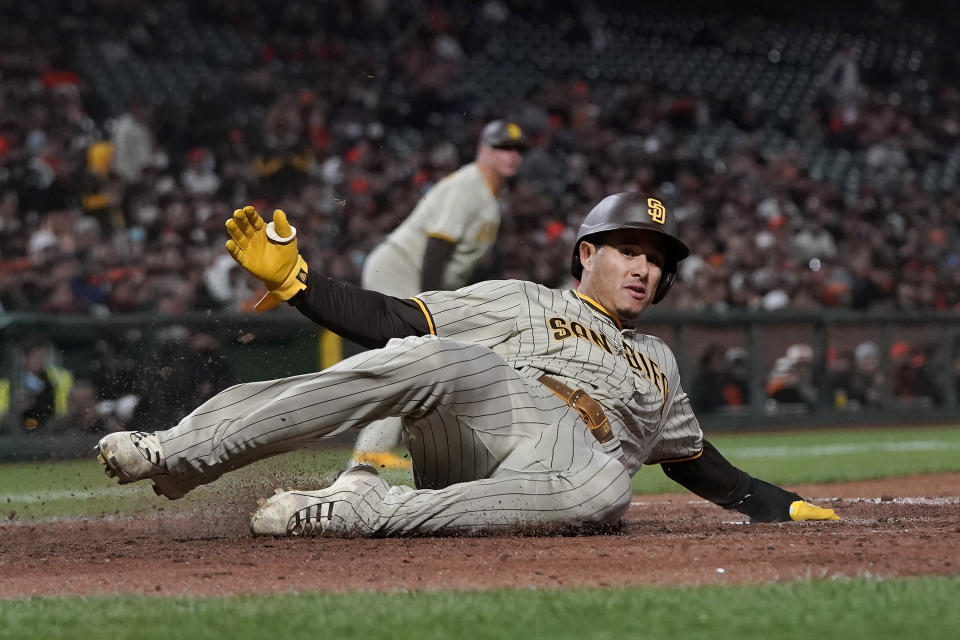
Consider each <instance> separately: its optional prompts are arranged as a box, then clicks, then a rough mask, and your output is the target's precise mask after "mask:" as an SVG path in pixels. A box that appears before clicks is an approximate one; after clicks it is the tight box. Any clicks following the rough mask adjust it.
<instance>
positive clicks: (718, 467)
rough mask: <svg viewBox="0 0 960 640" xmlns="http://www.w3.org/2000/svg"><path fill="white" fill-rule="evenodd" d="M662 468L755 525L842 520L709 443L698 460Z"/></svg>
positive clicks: (672, 477)
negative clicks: (734, 461)
mask: <svg viewBox="0 0 960 640" xmlns="http://www.w3.org/2000/svg"><path fill="white" fill-rule="evenodd" d="M660 466H661V468H662V469H663V472H664V473H665V474H667V477H669V478H670V479H671V480H673V481H674V482H677V483H679V484H681V485H683V486H684V487H686V488H687V489H689V490H690V491H692V492H693V493H695V494H697V495H698V496H700V497H701V498H703V499H705V500H709V501H710V502H712V503H714V504H716V505H719V506H721V507H723V508H724V509H732V510H734V511H739V512H740V513H743V514H745V515H747V516H750V520H752V521H754V522H789V521H791V520H795V521H804V520H839V519H840V516H838V515H837V514H836V513H834V511H833V509H824V508H823V507H818V506H816V505H813V504H810V503H809V502H807V501H805V500H804V499H803V498H801V497H800V496H799V495H797V494H795V493H793V492H791V491H787V490H786V489H781V488H780V487H778V486H776V485H773V484H770V483H769V482H765V481H763V480H760V479H758V478H754V477H753V476H751V475H750V474H748V473H747V472H745V471H743V470H741V469H738V468H737V467H735V466H733V465H732V464H730V462H729V461H728V460H727V459H726V458H724V457H723V455H721V454H720V452H719V451H717V449H716V448H715V447H714V446H713V445H712V444H710V442H708V441H707V440H704V441H703V453H702V454H701V455H700V456H699V457H698V458H695V459H693V460H684V461H682V462H665V463H663V464H662V465H660Z"/></svg>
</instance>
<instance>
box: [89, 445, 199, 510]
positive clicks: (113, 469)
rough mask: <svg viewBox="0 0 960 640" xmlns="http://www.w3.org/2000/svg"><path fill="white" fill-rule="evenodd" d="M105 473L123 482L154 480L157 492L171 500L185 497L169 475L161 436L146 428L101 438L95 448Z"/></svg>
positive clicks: (154, 487) (154, 488) (154, 489)
mask: <svg viewBox="0 0 960 640" xmlns="http://www.w3.org/2000/svg"><path fill="white" fill-rule="evenodd" d="M94 450H95V451H96V452H97V461H98V462H99V463H100V464H102V465H103V466H104V470H103V472H104V473H106V474H107V476H108V477H110V478H116V479H117V481H118V482H119V483H120V484H129V483H131V482H137V481H138V480H146V479H147V478H150V479H151V480H153V491H154V492H155V493H156V494H157V495H159V496H166V497H167V498H170V499H171V500H175V499H177V498H181V497H183V495H184V493H185V492H184V491H182V490H180V489H178V488H177V487H176V485H174V484H173V481H172V480H171V479H170V476H169V475H167V461H166V459H165V458H164V456H163V448H162V447H161V446H160V441H159V440H157V436H155V435H154V434H152V433H146V432H145V431H118V432H116V433H111V434H109V435H106V436H104V437H103V438H101V439H100V442H98V443H97V446H96V447H94Z"/></svg>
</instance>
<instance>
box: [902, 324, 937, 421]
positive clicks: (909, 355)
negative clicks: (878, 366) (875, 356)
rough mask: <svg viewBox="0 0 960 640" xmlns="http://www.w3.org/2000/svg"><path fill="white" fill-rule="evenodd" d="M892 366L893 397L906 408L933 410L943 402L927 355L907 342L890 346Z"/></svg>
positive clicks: (924, 351)
mask: <svg viewBox="0 0 960 640" xmlns="http://www.w3.org/2000/svg"><path fill="white" fill-rule="evenodd" d="M890 360H891V362H892V365H893V381H892V382H893V384H892V386H893V397H894V400H895V401H896V402H897V403H898V404H900V405H901V406H905V407H916V408H923V407H932V406H938V405H940V404H941V403H942V400H943V392H942V390H941V389H940V387H939V385H938V383H937V381H936V379H935V377H934V376H933V373H932V372H931V371H930V363H929V353H928V350H927V349H926V348H924V347H922V346H917V345H911V344H910V343H909V342H906V341H899V342H895V343H893V345H891V347H890Z"/></svg>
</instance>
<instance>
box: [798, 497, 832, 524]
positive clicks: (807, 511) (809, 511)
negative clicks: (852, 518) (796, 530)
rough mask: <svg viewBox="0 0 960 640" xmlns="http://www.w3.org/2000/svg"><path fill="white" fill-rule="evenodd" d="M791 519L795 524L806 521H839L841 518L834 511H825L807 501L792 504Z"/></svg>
mask: <svg viewBox="0 0 960 640" xmlns="http://www.w3.org/2000/svg"><path fill="white" fill-rule="evenodd" d="M790 519H791V520H794V521H795V522H803V521H804V520H839V519H840V516H838V515H837V514H836V513H834V511H833V509H824V508H823V507H818V506H817V505H814V504H810V503H809V502H807V501H806V500H797V501H795V502H793V503H791V504H790Z"/></svg>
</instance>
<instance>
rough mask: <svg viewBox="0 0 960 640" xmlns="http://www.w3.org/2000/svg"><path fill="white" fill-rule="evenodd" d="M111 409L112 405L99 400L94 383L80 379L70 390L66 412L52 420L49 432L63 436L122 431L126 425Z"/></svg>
mask: <svg viewBox="0 0 960 640" xmlns="http://www.w3.org/2000/svg"><path fill="white" fill-rule="evenodd" d="M111 409H112V405H111V403H105V402H101V401H100V400H99V398H98V396H97V388H96V387H95V386H94V385H93V383H91V382H90V381H88V380H83V379H79V380H77V381H76V382H75V383H74V385H73V387H72V388H71V389H70V394H69V396H68V398H67V410H66V412H65V413H63V414H62V415H57V416H54V417H53V418H52V419H51V420H50V425H49V430H50V431H51V432H53V433H61V434H79V433H85V434H90V435H103V434H105V433H110V432H112V431H120V430H122V429H123V428H124V423H123V422H122V421H121V420H120V419H119V417H118V416H117V414H116V413H115V412H114V411H111Z"/></svg>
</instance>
